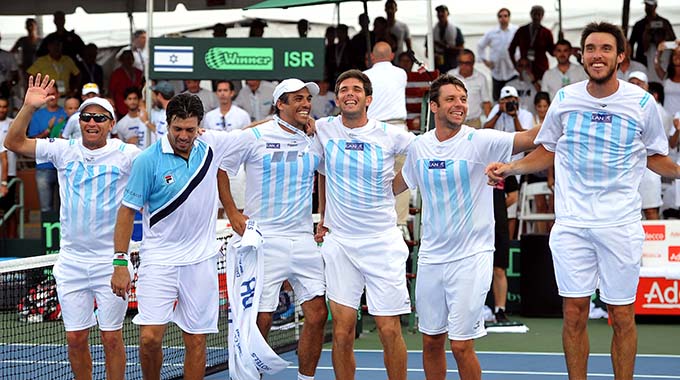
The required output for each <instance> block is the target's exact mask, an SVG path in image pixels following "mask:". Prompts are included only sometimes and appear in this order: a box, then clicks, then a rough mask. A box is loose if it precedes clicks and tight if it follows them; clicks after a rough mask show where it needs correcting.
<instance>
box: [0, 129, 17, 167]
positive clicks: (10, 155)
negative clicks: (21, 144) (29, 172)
mask: <svg viewBox="0 0 680 380" xmlns="http://www.w3.org/2000/svg"><path fill="white" fill-rule="evenodd" d="M12 121H14V119H12V118H11V117H8V118H6V119H5V120H2V121H0V152H5V151H7V175H8V176H12V177H15V176H16V175H17V155H16V153H14V152H12V151H11V150H7V149H5V137H7V132H8V131H9V126H10V125H11V124H12ZM0 173H2V168H0Z"/></svg>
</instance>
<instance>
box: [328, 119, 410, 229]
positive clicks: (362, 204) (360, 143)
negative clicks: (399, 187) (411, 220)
mask: <svg viewBox="0 0 680 380" xmlns="http://www.w3.org/2000/svg"><path fill="white" fill-rule="evenodd" d="M316 127H317V136H318V140H317V142H318V143H319V144H321V147H322V148H323V152H324V160H325V161H324V162H325V165H324V166H323V167H321V168H319V172H320V173H321V174H324V175H325V176H326V212H325V216H324V217H325V219H324V223H325V225H326V226H327V227H328V228H329V229H330V230H331V231H332V233H334V234H338V235H341V236H349V237H370V236H375V235H376V234H380V233H383V232H385V231H386V230H388V229H390V228H393V227H395V226H396V225H397V215H396V212H395V210H394V194H393V193H392V180H393V179H394V156H395V155H398V154H405V153H406V149H407V148H408V146H409V144H411V142H412V141H413V139H414V138H415V135H413V134H412V133H410V132H406V131H404V130H403V129H402V128H399V127H396V126H394V125H390V124H387V123H384V122H376V121H375V120H370V119H369V121H368V123H367V124H366V125H365V126H363V127H359V128H347V127H345V126H344V125H343V124H342V117H341V116H338V117H328V118H325V119H321V120H318V121H317V122H316Z"/></svg>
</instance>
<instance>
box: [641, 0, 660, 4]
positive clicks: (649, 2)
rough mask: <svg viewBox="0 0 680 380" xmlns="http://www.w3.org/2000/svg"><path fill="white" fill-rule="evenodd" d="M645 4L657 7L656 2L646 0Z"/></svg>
mask: <svg viewBox="0 0 680 380" xmlns="http://www.w3.org/2000/svg"><path fill="white" fill-rule="evenodd" d="M643 3H645V4H647V5H657V1H656V0H645V1H643Z"/></svg>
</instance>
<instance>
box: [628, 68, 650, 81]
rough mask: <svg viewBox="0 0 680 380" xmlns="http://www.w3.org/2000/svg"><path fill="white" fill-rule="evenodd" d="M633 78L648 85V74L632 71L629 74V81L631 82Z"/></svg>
mask: <svg viewBox="0 0 680 380" xmlns="http://www.w3.org/2000/svg"><path fill="white" fill-rule="evenodd" d="M633 78H635V79H639V80H641V81H643V82H645V83H647V74H645V73H643V72H642V71H632V72H631V73H630V74H628V81H630V80H631V79H633Z"/></svg>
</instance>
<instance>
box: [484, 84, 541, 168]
mask: <svg viewBox="0 0 680 380" xmlns="http://www.w3.org/2000/svg"><path fill="white" fill-rule="evenodd" d="M532 120H533V116H532V115H531V112H529V111H527V110H525V109H524V108H522V107H521V106H520V104H519V95H518V94H517V90H516V89H515V88H514V87H512V86H505V87H503V88H502V89H501V99H500V100H499V101H498V104H496V105H495V106H493V108H492V109H491V112H490V113H489V118H488V121H487V122H486V123H485V124H484V128H493V129H497V130H499V131H505V132H522V131H525V130H527V129H531V128H533V122H532ZM517 158H521V154H520V155H515V156H513V157H512V159H513V160H516V159H517Z"/></svg>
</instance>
